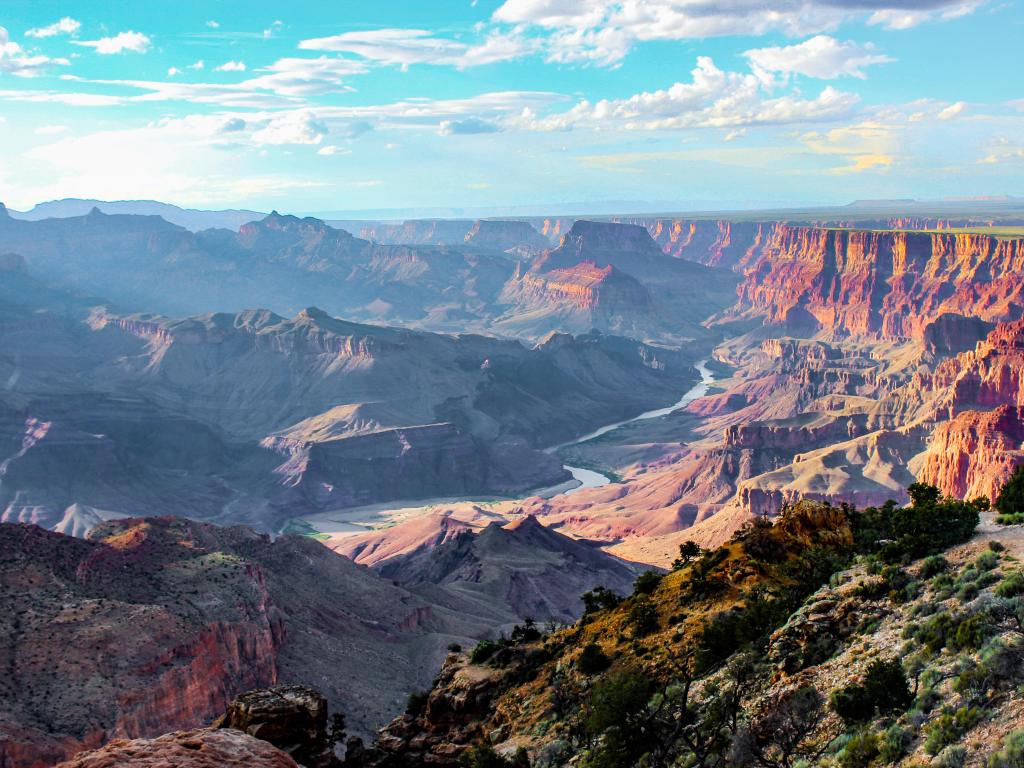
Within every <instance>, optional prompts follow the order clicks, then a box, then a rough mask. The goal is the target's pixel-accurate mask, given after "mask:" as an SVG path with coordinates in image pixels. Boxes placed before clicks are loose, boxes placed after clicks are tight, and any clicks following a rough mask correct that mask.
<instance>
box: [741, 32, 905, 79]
mask: <svg viewBox="0 0 1024 768" xmlns="http://www.w3.org/2000/svg"><path fill="white" fill-rule="evenodd" d="M743 55H744V56H745V57H746V59H747V61H749V62H750V65H751V68H752V69H753V70H754V72H755V73H757V74H761V75H763V77H764V78H765V79H766V80H769V81H770V79H771V76H772V75H773V74H775V73H778V74H781V75H783V76H785V75H790V74H796V75H806V76H807V77H816V78H820V79H823V80H834V79H835V78H837V77H842V76H848V77H857V78H861V79H863V78H864V77H866V75H865V74H864V68H865V67H869V66H872V65H874V64H886V63H888V62H891V61H894V59H892V58H890V57H889V56H885V55H884V54H880V53H875V50H874V46H872V45H871V44H870V43H868V44H866V45H860V44H859V43H855V42H852V41H847V42H840V41H839V40H836V39H835V38H834V37H829V36H828V35H817V36H815V37H812V38H810V39H808V40H805V41H804V42H802V43H798V44H796V45H786V46H779V47H773V48H755V49H753V50H749V51H746V52H744V54H743Z"/></svg>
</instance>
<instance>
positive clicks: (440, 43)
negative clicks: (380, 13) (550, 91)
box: [299, 29, 536, 68]
mask: <svg viewBox="0 0 1024 768" xmlns="http://www.w3.org/2000/svg"><path fill="white" fill-rule="evenodd" d="M299 48H302V49H304V50H310V51H333V52H337V53H354V54H356V55H357V56H362V57H363V58H365V59H369V60H371V61H374V62H377V63H380V64H394V65H398V66H401V67H408V66H409V65H410V64H439V65H449V66H455V67H459V68H465V67H475V66H481V65H484V64H493V63H495V62H499V61H508V60H510V59H516V58H520V57H522V56H525V55H527V54H529V53H532V52H533V51H535V50H536V43H535V42H534V41H531V40H530V39H528V38H525V37H523V36H521V35H519V34H516V33H512V34H504V33H500V32H493V33H491V34H490V35H488V36H487V37H486V38H485V39H484V41H483V42H482V43H477V44H474V45H470V44H468V43H463V42H460V41H458V40H451V39H448V38H442V37H435V36H434V35H432V34H431V33H430V32H428V31H427V30H423V29H374V30H367V31H359V32H345V33H343V34H340V35H332V36H331V37H320V38H314V39H310V40H303V41H302V42H301V43H299Z"/></svg>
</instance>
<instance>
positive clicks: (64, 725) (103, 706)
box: [0, 521, 285, 766]
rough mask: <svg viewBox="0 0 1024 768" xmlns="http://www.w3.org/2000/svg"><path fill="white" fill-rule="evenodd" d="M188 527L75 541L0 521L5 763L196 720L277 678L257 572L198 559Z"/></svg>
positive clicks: (276, 627) (275, 645)
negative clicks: (194, 596) (201, 595)
mask: <svg viewBox="0 0 1024 768" xmlns="http://www.w3.org/2000/svg"><path fill="white" fill-rule="evenodd" d="M189 530H190V529H189V526H188V525H184V526H179V527H174V526H169V525H168V523H167V521H156V522H155V523H152V524H150V523H144V524H140V523H138V521H136V524H135V525H134V526H132V525H128V526H125V525H121V524H118V525H117V526H115V527H112V528H108V529H105V530H104V531H103V532H98V533H97V536H96V538H94V539H93V540H91V541H81V540H78V539H72V538H69V537H65V536H61V535H59V534H51V533H47V532H45V531H42V530H41V529H39V528H36V527H34V526H25V525H0V539H2V546H0V589H2V591H3V593H4V595H5V598H6V600H5V604H7V605H8V606H9V610H8V611H5V612H4V616H3V617H0V622H2V623H3V631H2V632H0V643H2V646H0V647H2V651H0V656H2V657H3V658H5V659H6V660H7V662H6V663H7V670H8V673H7V674H6V675H4V677H3V680H2V681H0V688H2V689H3V690H2V693H3V695H2V697H0V698H2V699H3V700H4V701H5V702H6V703H5V705H3V706H2V707H0V723H2V724H3V726H2V728H0V730H3V731H4V732H6V733H7V736H6V737H4V738H2V739H0V753H6V754H7V755H8V756H9V758H10V760H11V761H12V764H14V765H17V766H33V765H39V764H50V763H52V762H53V761H55V760H59V759H61V758H63V757H66V756H68V755H70V754H73V753H74V752H76V751H78V749H81V748H83V747H90V746H95V745H98V744H99V743H102V742H103V741H105V740H106V739H108V738H110V737H125V738H135V737H141V736H152V735H154V734H158V733H163V732H165V731H167V730H171V729H175V728H182V727H194V726H196V725H198V724H201V723H203V722H206V721H208V720H210V719H211V718H212V717H213V716H215V715H216V714H217V713H218V712H219V711H223V708H224V707H225V706H226V705H227V702H228V701H230V699H231V697H232V696H233V695H235V694H236V693H237V692H238V690H239V689H244V688H250V687H257V686H262V685H267V684H271V683H273V682H275V681H276V678H277V673H278V669H277V655H278V652H279V650H280V648H281V645H282V643H283V641H284V636H285V630H284V626H283V624H282V621H281V617H280V614H279V613H278V612H277V611H276V609H274V608H273V607H272V606H271V604H270V600H269V595H268V592H267V589H266V586H265V584H264V581H263V574H262V572H261V571H260V570H259V569H258V568H255V567H244V566H243V567H239V565H238V564H236V563H234V562H232V561H231V560H230V559H226V560H222V561H220V562H215V561H206V562H204V561H203V560H202V559H201V555H200V554H199V553H198V552H197V551H196V550H195V549H192V548H189V544H190V543H192V542H193V541H194V540H193V539H192V538H190V536H189ZM183 565H184V566H185V568H184V569H183V570H180V571H179V570H178V569H179V568H181V566H183ZM190 566H191V567H190ZM197 566H198V567H197ZM200 585H202V587H203V589H204V601H203V602H193V600H192V599H190V598H189V597H187V595H189V594H191V593H193V590H194V591H195V592H194V593H195V594H198V589H197V587H198V586H200ZM125 633H129V634H130V638H131V639H130V640H128V638H127V636H126V634H125ZM11 734H13V737H12V735H11Z"/></svg>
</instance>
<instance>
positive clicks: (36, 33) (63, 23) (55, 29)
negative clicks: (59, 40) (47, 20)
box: [25, 16, 82, 37]
mask: <svg viewBox="0 0 1024 768" xmlns="http://www.w3.org/2000/svg"><path fill="white" fill-rule="evenodd" d="M81 26H82V24H81V22H79V21H76V20H75V19H72V18H71V17H70V16H65V17H64V18H62V19H60V21H55V22H53V24H50V25H49V26H46V27H36V28H34V29H30V30H28V31H27V32H26V33H25V36H26V37H54V36H56V35H73V34H75V33H76V32H77V31H78V30H79V28H80V27H81Z"/></svg>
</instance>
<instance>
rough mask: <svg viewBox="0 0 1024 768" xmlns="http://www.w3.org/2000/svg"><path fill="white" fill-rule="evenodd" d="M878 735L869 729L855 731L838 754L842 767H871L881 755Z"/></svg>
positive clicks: (837, 758)
mask: <svg viewBox="0 0 1024 768" xmlns="http://www.w3.org/2000/svg"><path fill="white" fill-rule="evenodd" d="M879 752H880V750H879V746H878V736H877V734H874V733H872V732H871V731H868V730H861V731H857V732H856V733H854V734H853V735H852V736H851V737H850V738H849V739H848V740H847V742H846V744H844V745H843V748H842V749H841V750H839V753H838V754H837V755H836V761H837V762H838V763H839V766H840V768H869V767H870V765H871V763H872V761H874V759H875V758H877V757H878V756H879Z"/></svg>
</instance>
